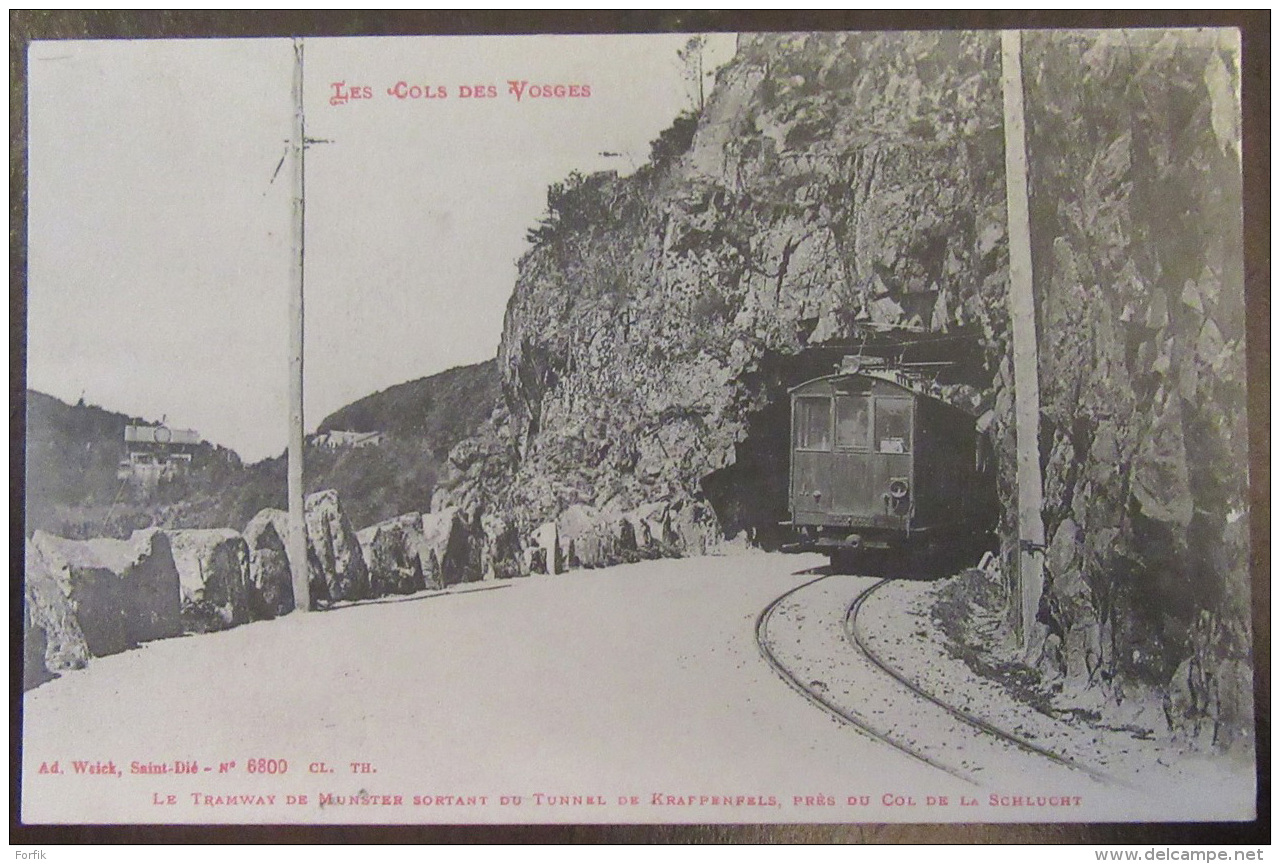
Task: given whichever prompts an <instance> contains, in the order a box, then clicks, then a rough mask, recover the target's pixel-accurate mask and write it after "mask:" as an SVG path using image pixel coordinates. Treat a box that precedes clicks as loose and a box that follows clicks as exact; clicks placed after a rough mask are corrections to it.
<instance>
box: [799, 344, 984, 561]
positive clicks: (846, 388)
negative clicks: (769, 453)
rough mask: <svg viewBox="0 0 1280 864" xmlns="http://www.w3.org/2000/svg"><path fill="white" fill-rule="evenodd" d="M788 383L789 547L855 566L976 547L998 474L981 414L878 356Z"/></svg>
mask: <svg viewBox="0 0 1280 864" xmlns="http://www.w3.org/2000/svg"><path fill="white" fill-rule="evenodd" d="M790 395H791V470H790V493H789V503H790V511H791V521H790V522H789V523H784V524H786V525H788V526H789V527H790V529H791V532H792V535H793V540H794V542H792V543H790V544H787V545H786V546H784V549H785V550H786V551H790V552H823V553H826V554H828V555H829V556H831V560H832V564H833V565H836V566H838V567H843V566H847V565H849V564H853V563H857V562H859V561H866V560H868V559H870V558H871V557H873V556H879V557H880V558H881V559H883V558H885V557H886V556H888V557H889V558H890V560H891V559H892V558H893V557H895V556H901V557H902V558H904V559H908V560H911V561H919V560H922V556H929V555H931V554H933V553H935V552H945V551H946V550H951V549H956V550H964V549H967V548H970V547H972V548H977V546H978V545H980V544H982V543H983V541H984V540H985V539H986V538H987V537H989V536H990V532H991V531H992V530H993V529H994V527H995V525H994V514H995V513H996V507H995V483H994V476H993V475H994V472H993V466H992V462H993V460H992V459H991V454H990V450H989V447H988V445H987V442H986V437H985V436H984V435H982V434H980V433H979V432H978V431H977V428H976V424H975V418H974V417H973V416H971V415H970V414H969V413H967V412H965V411H963V410H961V409H959V408H957V407H954V406H952V405H949V404H947V403H946V402H943V401H941V400H940V399H938V398H936V397H935V396H934V395H932V394H931V393H930V392H929V389H928V387H927V384H926V383H925V379H924V378H923V376H921V375H919V374H916V373H915V372H913V371H912V370H911V369H908V368H905V367H902V366H894V365H892V364H889V363H888V362H887V361H885V360H883V359H882V358H874V357H862V356H857V357H845V358H844V361H843V362H842V363H841V365H840V368H839V370H838V371H837V372H835V373H834V374H831V375H824V376H822V377H820V378H814V379H812V380H810V381H806V382H805V383H803V384H800V385H798V386H796V387H793V388H792V389H791V391H790Z"/></svg>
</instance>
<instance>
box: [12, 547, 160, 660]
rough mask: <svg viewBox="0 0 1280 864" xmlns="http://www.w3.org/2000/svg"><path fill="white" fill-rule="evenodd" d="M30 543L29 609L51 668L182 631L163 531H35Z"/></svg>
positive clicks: (123, 649)
mask: <svg viewBox="0 0 1280 864" xmlns="http://www.w3.org/2000/svg"><path fill="white" fill-rule="evenodd" d="M28 543H29V544H30V552H29V554H28V575H27V580H28V584H29V585H30V586H31V588H32V598H31V599H33V600H34V602H35V607H34V609H33V610H32V612H33V617H34V619H35V623H36V624H37V625H39V626H40V627H42V629H44V631H45V634H46V640H47V645H46V652H45V658H46V662H47V666H48V668H49V669H50V670H58V669H68V668H78V667H79V666H81V665H83V663H84V662H85V660H86V659H87V656H88V655H91V656H94V657H103V656H106V655H108V654H116V653H119V652H121V651H125V650H128V649H129V648H133V647H135V646H137V645H138V644H139V643H141V642H148V641H151V640H153V639H164V638H167V637H171V636H176V635H178V634H179V633H181V632H182V625H181V619H180V606H181V587H180V583H179V580H178V571H177V567H176V566H175V565H174V562H173V553H172V550H171V549H170V545H169V538H168V537H167V536H166V535H165V534H164V533H163V532H160V531H156V530H148V531H135V532H134V534H133V536H132V537H130V539H128V540H114V539H106V538H100V539H94V540H65V539H63V538H61V537H55V536H54V535H52V534H47V533H45V532H43V531H37V532H35V534H34V535H33V536H32V538H31V539H30V540H29V541H28ZM77 629H78V630H79V634H77V633H76V630H77ZM81 639H82V640H83V645H84V648H83V649H81V647H80V641H81Z"/></svg>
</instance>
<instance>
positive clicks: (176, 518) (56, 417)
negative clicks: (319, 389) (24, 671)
mask: <svg viewBox="0 0 1280 864" xmlns="http://www.w3.org/2000/svg"><path fill="white" fill-rule="evenodd" d="M497 389H498V386H497V375H496V372H495V364H494V361H492V360H490V361H487V362H485V363H478V364H475V365H472V366H464V367H459V368H456V369H450V370H447V371H445V372H442V373H440V374H438V375H432V376H429V377H426V378H420V379H418V380H416V381H410V382H406V383H404V384H401V385H397V386H395V387H391V388H388V389H387V390H384V391H382V392H380V393H375V394H373V395H371V396H369V397H366V398H364V399H361V400H359V401H358V402H354V403H352V404H351V405H348V406H346V407H344V408H341V409H339V410H338V411H336V412H334V413H333V414H332V415H330V416H329V417H326V418H325V420H324V421H323V422H322V423H321V425H320V429H321V431H328V430H330V429H348V430H357V431H366V430H378V431H385V432H388V433H389V437H388V439H387V440H386V441H385V442H384V443H383V444H381V445H380V446H378V447H372V448H363V449H359V450H337V451H328V450H323V449H320V448H308V452H307V466H306V467H307V470H306V486H307V492H308V493H310V492H315V491H319V490H321V489H336V490H338V493H339V495H340V496H341V497H342V501H343V506H344V508H345V510H346V512H347V515H348V516H349V517H350V518H351V520H352V522H353V523H354V524H355V525H356V526H357V527H364V526H365V525H369V524H372V523H374V522H377V521H379V520H381V519H385V518H388V517H390V516H395V515H399V514H400V513H404V512H408V511H411V510H426V509H429V506H430V502H431V494H432V492H433V491H434V489H435V482H436V478H437V476H439V475H440V474H441V473H442V472H443V468H442V465H443V461H444V458H445V454H447V453H448V452H449V449H450V448H452V447H453V446H454V445H455V444H457V443H458V441H460V440H462V439H463V438H465V437H466V436H468V435H470V434H472V433H474V431H475V429H476V427H477V426H478V425H479V424H480V422H481V420H483V419H484V418H485V417H487V416H488V415H489V413H490V412H491V411H492V410H493V405H494V402H495V396H496V393H497ZM144 422H147V421H145V420H143V419H142V418H136V417H128V416H126V415H124V414H119V413H114V412H111V411H108V410H105V409H103V408H99V407H97V406H93V405H84V404H78V405H67V404H65V403H63V402H60V401H59V400H57V399H55V398H53V397H51V396H47V395H45V394H43V393H39V392H37V391H34V390H28V391H27V459H26V469H27V489H26V532H27V534H28V535H30V534H31V532H33V531H35V530H37V529H43V530H45V531H49V532H51V533H53V534H57V535H59V536H63V537H73V538H81V537H93V536H126V535H128V534H129V533H130V532H131V531H133V530H135V529H137V528H146V527H151V526H163V527H170V528H223V527H230V528H235V529H237V530H239V529H241V528H243V527H244V525H245V523H246V522H248V521H249V519H251V518H252V517H253V515H254V514H255V513H257V512H258V511H259V510H261V509H262V508H264V507H278V508H285V507H286V506H287V501H286V495H285V488H286V476H285V475H286V463H285V459H284V456H283V455H281V456H277V457H274V458H271V459H264V460H262V461H261V462H257V463H254V464H251V465H243V464H241V461H240V459H239V457H238V456H236V454H235V453H234V452H232V451H231V450H228V449H226V448H223V447H215V446H213V445H210V444H202V445H200V447H199V448H197V450H196V453H195V455H194V457H193V459H192V467H191V471H190V473H188V474H187V475H186V476H184V477H179V478H178V479H175V480H174V481H172V482H170V483H166V484H163V485H161V486H160V487H159V488H158V489H157V490H156V491H155V492H154V493H152V494H150V495H147V496H143V495H141V494H139V493H138V492H137V491H136V490H133V489H131V488H130V487H128V486H127V485H125V484H122V483H121V481H119V480H117V479H116V465H117V463H118V462H119V460H120V459H121V458H123V456H124V446H123V437H124V427H125V426H126V425H127V424H129V423H144Z"/></svg>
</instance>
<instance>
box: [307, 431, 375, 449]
mask: <svg viewBox="0 0 1280 864" xmlns="http://www.w3.org/2000/svg"><path fill="white" fill-rule="evenodd" d="M385 440H387V433H385V432H346V431H343V430H341V429H334V430H333V431H331V432H321V433H320V434H318V435H312V436H311V445H312V446H313V447H324V448H327V449H329V450H338V449H346V448H353V447H377V446H378V445H379V444H381V443H382V442H383V441H385Z"/></svg>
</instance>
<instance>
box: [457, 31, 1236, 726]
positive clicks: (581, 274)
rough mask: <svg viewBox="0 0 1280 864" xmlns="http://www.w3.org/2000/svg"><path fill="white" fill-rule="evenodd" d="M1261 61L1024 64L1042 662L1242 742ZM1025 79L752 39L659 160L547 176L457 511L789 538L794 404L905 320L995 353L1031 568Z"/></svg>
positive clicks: (970, 368)
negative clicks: (1248, 291)
mask: <svg viewBox="0 0 1280 864" xmlns="http://www.w3.org/2000/svg"><path fill="white" fill-rule="evenodd" d="M1237 58H1238V53H1237V51H1236V49H1235V47H1234V45H1233V44H1232V43H1231V42H1230V41H1229V40H1227V39H1224V38H1223V37H1221V36H1219V35H1217V34H1214V33H1192V32H1180V33H1161V32H1142V33H1138V32H1123V33H1120V32H1115V33H1062V32H1055V33H1038V34H1037V33H1032V34H1028V35H1027V37H1026V40H1025V48H1024V56H1023V63H1024V69H1025V73H1024V81H1025V87H1026V104H1027V118H1028V148H1029V158H1030V176H1031V183H1032V187H1031V205H1032V235H1033V245H1034V249H1033V252H1034V264H1035V271H1036V279H1035V291H1036V297H1037V307H1038V308H1037V313H1038V326H1039V332H1040V333H1041V349H1042V350H1041V357H1040V380H1041V390H1042V435H1041V438H1042V447H1041V449H1042V463H1043V466H1044V483H1045V490H1046V498H1045V510H1044V519H1045V526H1046V530H1047V534H1046V536H1047V538H1048V549H1047V550H1046V563H1047V571H1048V587H1047V589H1046V591H1045V596H1044V597H1043V598H1042V602H1041V604H1040V605H1041V614H1040V621H1039V625H1040V632H1039V637H1040V643H1039V644H1040V649H1041V650H1040V652H1039V655H1038V656H1036V657H1030V658H1027V657H1024V658H1022V659H1024V660H1025V661H1026V662H1030V663H1033V664H1035V665H1037V668H1038V670H1039V672H1040V674H1041V675H1042V677H1043V680H1044V681H1045V682H1046V685H1045V686H1051V687H1053V688H1055V691H1056V692H1059V693H1061V694H1065V695H1064V698H1068V699H1075V700H1077V701H1079V700H1083V701H1085V702H1089V700H1093V702H1094V703H1098V704H1102V703H1106V704H1115V703H1117V702H1121V701H1124V700H1125V699H1126V698H1127V699H1128V700H1129V701H1138V702H1143V701H1144V700H1147V701H1149V699H1150V698H1158V699H1159V700H1162V701H1161V707H1163V709H1164V714H1165V718H1166V719H1165V721H1162V722H1165V723H1167V724H1169V725H1171V726H1172V727H1173V728H1174V729H1175V730H1179V731H1181V732H1185V733H1186V734H1188V735H1190V736H1192V737H1196V738H1197V739H1198V740H1211V741H1214V742H1217V743H1220V744H1225V743H1229V742H1230V741H1232V740H1235V739H1239V738H1241V737H1244V738H1247V737H1248V735H1249V734H1250V728H1249V727H1250V724H1251V720H1250V718H1251V702H1250V692H1251V682H1250V680H1249V676H1248V668H1249V667H1248V658H1249V646H1250V637H1249V626H1248V581H1247V569H1246V561H1247V553H1246V545H1245V544H1246V540H1247V523H1248V520H1247V518H1246V512H1245V494H1244V493H1245V478H1244V475H1243V471H1242V469H1241V467H1240V466H1242V465H1244V464H1245V462H1246V456H1245V452H1244V448H1245V430H1244V422H1245V421H1244V416H1243V409H1244V391H1243V387H1244V370H1243V323H1242V322H1243V291H1242V284H1243V276H1242V265H1241V252H1240V236H1241V232H1240V194H1241V193H1240V180H1239V152H1238V149H1237V148H1238V144H1237V141H1238V133H1237V129H1238V122H1239V121H1238V113H1239V109H1238V104H1239V103H1238V95H1237V93H1238V86H1239V75H1238V69H1237ZM1000 68H1001V66H1000V49H999V38H998V36H997V35H996V34H990V33H906V34H904V33H877V34H836V33H827V34H805V35H792V34H765V35H752V36H744V37H742V39H741V40H740V44H739V50H738V53H737V56H736V58H735V59H734V60H733V61H732V62H731V63H730V64H729V65H728V66H726V67H725V68H724V69H722V70H721V71H720V73H719V74H718V76H717V82H716V86H715V89H714V91H713V93H712V94H711V96H710V99H709V101H708V102H707V104H706V106H705V108H704V110H703V111H702V112H701V114H700V115H699V116H685V117H682V118H679V119H678V120H677V121H676V122H675V123H674V124H673V126H672V127H671V128H670V129H669V130H667V131H666V132H665V133H663V135H662V136H661V137H660V138H659V139H658V140H657V141H655V142H654V143H653V151H652V154H651V159H650V161H649V163H648V164H647V165H646V166H645V167H643V168H641V169H640V170H639V171H637V172H636V173H635V174H633V175H631V176H629V177H618V176H616V175H614V174H595V175H591V176H581V175H572V176H570V177H569V178H567V179H566V180H565V181H564V182H563V183H560V184H557V185H555V186H553V187H552V188H551V189H550V190H549V192H548V206H547V213H546V216H545V217H544V219H543V220H542V222H541V224H540V225H538V226H536V227H535V228H533V229H532V230H531V231H530V240H531V248H530V250H529V251H528V253H527V254H526V255H525V256H524V257H523V258H522V260H521V261H520V270H519V278H518V281H517V284H516V286H515V290H514V293H513V296H512V298H511V301H510V303H509V306H508V309H507V315H506V320H505V325H504V332H503V337H502V341H501V345H500V348H499V356H498V365H499V372H500V375H501V378H502V388H503V399H502V404H500V405H499V407H498V408H497V410H496V411H495V412H494V414H493V415H492V416H491V417H490V418H489V419H488V420H487V421H486V422H485V423H484V424H482V426H481V427H480V429H479V431H478V433H477V434H476V435H475V436H473V437H472V438H470V439H468V440H466V441H463V442H462V443H461V444H459V445H458V446H457V447H455V448H454V449H453V451H452V452H451V453H450V456H449V464H448V466H447V475H446V476H445V477H444V478H443V480H442V481H441V484H440V488H439V489H437V491H436V494H435V496H434V497H435V500H434V503H435V506H436V507H437V508H439V507H440V506H444V505H450V504H455V505H459V506H464V507H468V508H473V509H474V508H479V509H482V510H485V511H507V512H509V513H510V514H512V515H514V517H515V518H516V519H517V520H518V521H519V523H520V525H521V527H522V529H523V530H525V531H529V530H532V529H533V528H534V527H536V526H537V525H539V524H542V523H545V522H547V521H548V520H551V519H555V518H556V517H557V516H558V515H559V514H562V513H564V512H565V511H566V510H568V509H569V508H570V507H573V506H575V505H582V506H587V507H590V508H592V512H595V513H598V514H600V518H601V519H602V520H609V519H616V518H617V517H618V515H619V514H622V513H625V512H628V511H633V510H635V508H637V507H641V506H642V505H645V504H646V503H647V502H655V501H666V502H671V503H678V504H679V505H680V506H681V507H685V506H686V505H687V508H688V509H687V511H686V512H690V513H694V512H696V513H698V514H699V515H698V519H699V520H700V522H701V523H702V524H703V526H704V527H705V528H706V529H707V530H709V531H711V532H713V533H714V534H715V535H716V536H719V537H721V538H737V537H741V538H746V539H748V540H755V541H756V542H761V543H768V542H771V539H772V538H771V536H770V531H771V526H772V525H773V524H774V523H776V521H777V519H778V518H779V517H780V516H784V515H785V500H784V495H785V483H786V470H787V469H786V455H785V454H786V443H785V442H786V420H787V415H786V408H785V401H784V394H785V390H786V387H788V386H790V385H793V384H795V383H797V382H798V381H800V380H803V379H804V378H805V377H809V376H811V375H813V374H821V373H823V372H826V371H829V369H830V362H831V360H832V359H833V357H837V356H838V354H839V353H840V349H841V346H846V345H850V344H856V343H857V342H859V341H860V340H862V339H863V338H865V336H866V335H867V334H868V333H875V332H879V331H881V330H883V329H884V328H886V327H895V328H906V329H907V330H908V331H909V332H921V331H930V332H932V333H933V334H954V335H956V336H957V340H956V344H957V345H967V346H968V347H969V350H968V354H967V355H965V356H964V359H965V361H966V362H965V368H964V370H963V375H962V377H963V378H964V382H963V383H964V384H965V385H968V386H958V387H955V388H952V389H951V390H949V391H948V394H949V397H951V398H955V399H958V400H960V401H963V402H965V403H967V406H968V407H970V408H972V409H976V410H978V411H986V410H991V412H992V415H991V416H992V418H993V423H992V425H991V427H990V433H989V434H990V435H991V437H992V443H993V445H994V449H995V452H996V455H997V460H998V465H999V473H1000V497H1001V501H1002V508H1003V514H1004V517H1003V521H1002V529H1003V534H1004V535H1005V543H1006V554H1005V556H1004V560H1005V561H1006V562H1008V561H1010V560H1011V556H1010V555H1009V552H1008V550H1009V549H1010V548H1012V544H1013V542H1014V541H1015V540H1016V534H1015V533H1014V526H1013V523H1012V519H1013V514H1014V512H1015V507H1014V502H1015V489H1014V485H1013V477H1014V474H1013V465H1014V439H1013V413H1012V405H1013V398H1012V397H1013V394H1012V386H1013V385H1012V372H1011V357H1010V338H1009V327H1008V315H1007V311H1006V309H1007V282H1008V265H1007V237H1006V215H1005V189H1004V139H1003V113H1002V92H1001V82H1000V77H999V76H1000ZM1006 569H1007V568H1006ZM1007 578H1008V577H1006V579H1007ZM1090 704H1093V703H1090ZM1144 722H1151V723H1152V725H1155V724H1154V721H1152V720H1151V719H1150V717H1148V718H1147V719H1146V720H1144Z"/></svg>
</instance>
